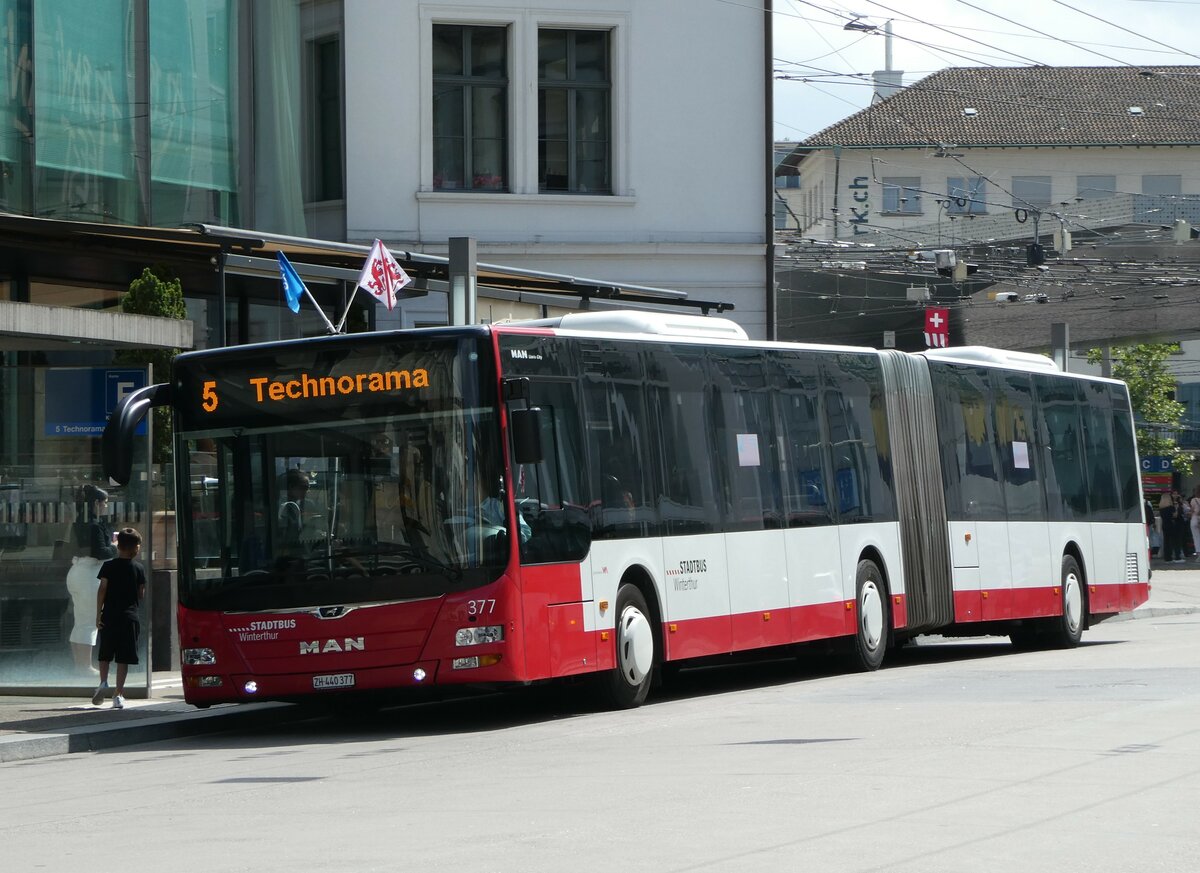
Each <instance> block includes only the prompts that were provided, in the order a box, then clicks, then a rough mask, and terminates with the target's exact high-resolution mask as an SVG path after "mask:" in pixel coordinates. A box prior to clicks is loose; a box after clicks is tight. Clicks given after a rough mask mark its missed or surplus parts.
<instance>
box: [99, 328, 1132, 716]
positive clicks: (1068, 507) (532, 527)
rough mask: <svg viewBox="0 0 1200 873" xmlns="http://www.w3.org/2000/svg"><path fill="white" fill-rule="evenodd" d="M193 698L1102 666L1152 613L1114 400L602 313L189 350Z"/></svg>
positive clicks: (185, 423) (115, 432)
mask: <svg viewBox="0 0 1200 873" xmlns="http://www.w3.org/2000/svg"><path fill="white" fill-rule="evenodd" d="M163 403H167V404H169V405H170V406H171V407H172V408H173V410H174V425H175V433H176V459H177V465H176V469H177V489H178V492H177V493H178V515H177V518H178V541H179V551H180V555H179V559H180V560H179V568H180V569H179V609H178V619H179V631H180V640H181V646H182V661H183V668H182V669H183V676H184V683H185V695H186V698H187V700H188V701H189V702H191V703H193V704H196V705H200V706H205V705H208V704H212V703H218V702H225V701H245V700H254V699H263V698H276V699H280V698H284V699H287V698H298V697H304V696H307V695H313V694H327V693H331V692H338V691H345V690H350V689H352V690H354V691H371V690H378V689H393V688H400V687H405V686H431V685H438V686H444V685H451V684H456V683H488V684H491V683H501V684H502V683H531V682H538V681H542V680H549V679H555V678H559V677H577V676H581V675H584V674H596V676H595V677H594V681H595V682H596V686H597V689H598V690H600V691H601V692H602V693H603V696H604V698H605V699H606V700H607V702H608V703H610V704H611V705H614V706H620V707H628V706H636V705H638V704H640V703H641V702H642V701H643V700H644V699H645V698H646V695H647V692H648V690H649V688H650V684H651V679H652V677H653V676H654V674H655V671H656V670H657V669H658V668H660V667H662V666H663V665H665V664H674V663H686V662H689V661H694V660H695V659H703V658H707V657H709V656H714V655H727V654H729V653H737V652H745V651H750V650H760V649H767V648H771V647H788V646H792V645H794V644H797V643H804V642H808V641H813V640H830V641H837V642H838V643H840V644H842V645H844V647H845V649H846V651H847V653H848V654H849V656H850V660H851V663H852V664H854V665H856V666H857V667H859V668H862V669H875V668H877V667H879V666H880V664H881V663H882V661H883V659H884V655H885V653H886V651H887V649H888V648H889V647H891V646H894V645H897V644H899V643H902V642H904V641H905V640H907V639H909V638H912V637H914V636H917V635H919V634H923V633H929V632H937V633H939V634H943V635H948V634H970V635H977V634H1002V635H1008V636H1011V637H1012V639H1013V641H1014V643H1017V644H1020V645H1059V646H1072V645H1074V644H1076V643H1077V642H1078V641H1079V639H1080V635H1081V634H1082V632H1083V631H1084V630H1085V629H1086V628H1087V627H1088V626H1089V625H1090V624H1092V623H1094V622H1096V621H1099V620H1101V619H1103V618H1105V617H1108V616H1111V615H1114V614H1116V613H1119V612H1122V611H1128V610H1131V609H1133V608H1134V607H1135V606H1137V605H1138V604H1140V603H1142V602H1144V601H1145V600H1146V598H1147V596H1148V588H1149V586H1148V578H1149V575H1148V574H1149V569H1148V553H1147V543H1146V533H1145V528H1144V526H1143V525H1142V517H1141V507H1142V495H1141V485H1140V479H1139V475H1138V474H1139V468H1138V459H1137V450H1136V446H1135V443H1134V429H1133V417H1132V414H1131V410H1130V404H1129V396H1128V392H1127V390H1126V387H1125V385H1124V384H1122V383H1121V382H1117V381H1113V380H1109V379H1100V378H1088V377H1083V376H1079V375H1074V374H1065V373H1061V372H1059V371H1058V370H1057V368H1056V367H1055V365H1054V364H1053V363H1052V362H1051V361H1050V360H1049V359H1047V358H1044V357H1041V356H1035V355H1026V354H1019V353H1011V352H1002V351H996V350H990V349H980V348H959V349H943V350H938V351H930V352H925V353H923V354H916V355H914V354H907V353H901V352H896V351H874V350H869V349H863V348H848V347H833V346H819V345H798V344H789V343H767V342H751V341H748V340H747V339H746V337H745V334H744V332H743V331H742V330H741V329H740V328H739V327H738V326H737V325H735V324H733V323H732V322H729V321H726V320H722V319H716V318H702V317H699V316H675V315H660V314H654V313H634V312H609V313H579V314H572V315H567V316H563V317H561V318H556V319H551V320H546V321H537V322H524V323H513V324H497V325H492V326H480V325H475V326H469V327H445V328H431V329H421V330H409V331H398V332H388V333H373V334H353V335H349V336H335V337H325V338H317V339H304V340H298V341H291V342H277V343H269V344H262V345H251V346H239V347H232V348H222V349H216V350H211V351H203V352H195V353H189V354H185V355H182V356H180V357H179V358H178V359H177V360H176V363H175V371H174V380H173V383H172V384H171V385H169V386H155V387H152V388H149V389H145V390H144V391H143V392H141V393H139V394H135V395H132V396H131V397H130V398H129V399H128V400H127V401H126V402H125V403H124V405H123V406H121V407H120V408H119V409H118V410H117V412H116V413H115V414H114V416H113V420H112V422H110V425H109V431H108V433H107V434H106V438H105V455H106V463H108V465H109V472H110V475H113V476H114V478H117V479H118V480H120V478H121V477H122V476H124V477H125V478H126V479H127V478H128V476H129V466H130V461H129V455H128V450H127V446H128V443H129V434H131V433H132V431H133V427H134V425H135V422H136V419H137V418H139V417H140V416H141V415H142V414H144V412H145V410H146V409H147V408H148V407H149V406H151V405H158V404H163Z"/></svg>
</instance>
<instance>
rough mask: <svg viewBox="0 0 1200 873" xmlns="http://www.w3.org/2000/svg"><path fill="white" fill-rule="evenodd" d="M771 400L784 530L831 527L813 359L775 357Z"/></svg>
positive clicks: (808, 357) (815, 366)
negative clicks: (779, 389)
mask: <svg viewBox="0 0 1200 873" xmlns="http://www.w3.org/2000/svg"><path fill="white" fill-rule="evenodd" d="M779 362H780V370H781V372H780V375H779V379H780V380H781V381H782V383H783V385H784V391H783V393H782V394H781V395H779V397H778V399H777V407H778V414H779V419H780V424H781V427H782V436H783V465H784V475H783V488H784V511H785V513H786V524H787V526H788V527H809V526H813V525H823V524H832V523H833V515H832V508H831V506H832V505H831V503H830V499H829V485H828V482H827V480H826V472H825V470H826V462H825V445H824V443H823V442H822V439H821V415H820V398H819V395H818V393H817V381H818V378H817V364H816V359H815V358H814V357H813V356H805V357H803V358H800V357H781V358H780V359H779Z"/></svg>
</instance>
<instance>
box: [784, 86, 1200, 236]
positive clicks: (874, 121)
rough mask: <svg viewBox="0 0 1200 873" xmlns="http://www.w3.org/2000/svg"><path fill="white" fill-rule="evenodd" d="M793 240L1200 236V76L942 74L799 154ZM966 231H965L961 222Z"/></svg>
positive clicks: (801, 147) (828, 132) (824, 134)
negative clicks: (1167, 229) (1158, 232)
mask: <svg viewBox="0 0 1200 873" xmlns="http://www.w3.org/2000/svg"><path fill="white" fill-rule="evenodd" d="M789 163H791V164H792V165H794V166H795V167H796V168H797V171H798V172H799V175H800V178H801V182H800V193H799V195H798V196H797V197H795V199H794V201H793V202H797V201H798V203H799V208H798V209H796V210H795V212H796V216H795V224H794V225H793V226H792V229H795V230H798V231H800V232H801V233H802V234H803V235H804V236H806V237H810V238H814V239H839V240H847V241H859V242H872V243H875V244H877V245H904V244H912V243H917V244H926V243H933V244H937V243H940V244H943V245H946V244H950V245H954V244H960V243H964V242H970V241H976V240H1005V239H1007V240H1016V239H1021V238H1026V237H1029V238H1031V234H1032V232H1033V227H1034V226H1035V225H1039V223H1041V227H1040V232H1048V230H1049V229H1050V228H1051V227H1052V226H1056V227H1058V228H1059V229H1060V230H1064V229H1065V230H1066V231H1068V232H1071V233H1074V234H1076V235H1078V234H1081V233H1083V234H1086V233H1089V232H1092V231H1096V230H1099V229H1101V228H1104V227H1115V226H1120V225H1124V224H1131V223H1132V224H1137V223H1143V224H1144V223H1151V224H1171V223H1172V222H1174V221H1175V220H1178V219H1184V220H1188V221H1190V222H1193V223H1200V66H1171V67H1013V68H997V67H986V68H957V69H948V70H943V71H941V72H938V73H934V74H932V75H930V76H927V77H926V78H924V79H922V80H920V81H918V82H916V83H914V84H912V85H910V86H908V87H906V88H904V89H902V90H900V91H898V92H897V93H895V94H893V95H892V96H890V97H888V98H886V99H883V100H880V101H879V102H877V103H875V104H874V105H872V106H870V107H869V108H867V109H864V110H862V111H860V112H857V113H855V114H854V115H852V116H850V117H848V118H846V119H844V120H842V121H840V122H838V123H837V124H834V125H832V126H830V127H828V128H826V129H825V130H823V131H821V132H820V133H817V134H814V135H813V136H811V137H809V138H808V139H806V140H804V141H803V142H801V143H800V144H798V145H797V147H796V151H795V154H794V156H793V157H792V159H791V161H790V162H789ZM959 219H965V220H963V221H959Z"/></svg>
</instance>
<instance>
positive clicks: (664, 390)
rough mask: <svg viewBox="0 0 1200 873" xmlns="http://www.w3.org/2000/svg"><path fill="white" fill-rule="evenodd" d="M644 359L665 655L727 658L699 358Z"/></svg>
mask: <svg viewBox="0 0 1200 873" xmlns="http://www.w3.org/2000/svg"><path fill="white" fill-rule="evenodd" d="M645 360H646V399H647V401H648V408H649V409H648V411H649V414H650V418H649V421H650V423H651V426H652V428H653V434H654V438H653V441H652V442H653V446H654V447H655V465H654V466H655V469H656V470H657V475H658V479H659V482H658V487H657V489H656V493H657V495H658V496H657V503H658V506H657V510H658V513H657V516H658V519H657V521H658V530H659V532H660V533H661V535H662V540H661V542H662V556H663V568H664V569H663V579H662V590H663V611H664V615H663V624H664V626H665V627H664V631H665V632H664V634H663V642H664V649H665V653H666V656H667V658H668V659H670V660H676V659H679V658H695V657H700V656H703V655H712V654H719V653H725V652H729V651H732V650H733V633H732V624H731V619H730V611H731V608H730V600H729V585H730V581H729V566H728V562H727V558H726V552H725V549H726V541H725V536H724V534H722V518H721V511H720V507H721V502H719V499H718V486H717V482H718V481H719V478H718V476H717V475H716V471H715V463H714V459H718V458H720V454H719V453H718V451H717V450H716V446H715V445H714V438H713V428H712V422H713V417H712V408H711V404H712V392H711V391H710V390H708V389H707V388H706V387H705V383H706V382H707V381H708V375H707V372H706V366H705V360H704V355H703V352H702V351H700V350H697V349H693V348H689V347H687V346H683V345H681V346H665V345H664V346H661V347H658V346H656V347H653V348H651V349H649V350H648V351H647V354H646V359H645ZM634 502H636V500H635V501H634Z"/></svg>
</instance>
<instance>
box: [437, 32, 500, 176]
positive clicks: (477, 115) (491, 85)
mask: <svg viewBox="0 0 1200 873" xmlns="http://www.w3.org/2000/svg"><path fill="white" fill-rule="evenodd" d="M433 187H434V189H435V190H439V191H455V190H466V191H505V190H507V188H508V28H507V27H488V26H473V25H460V24H435V25H434V26H433Z"/></svg>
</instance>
